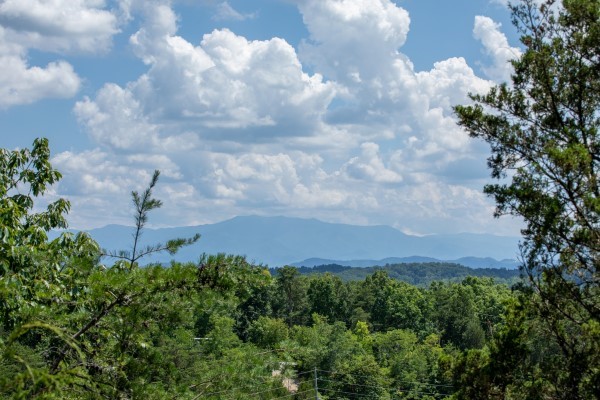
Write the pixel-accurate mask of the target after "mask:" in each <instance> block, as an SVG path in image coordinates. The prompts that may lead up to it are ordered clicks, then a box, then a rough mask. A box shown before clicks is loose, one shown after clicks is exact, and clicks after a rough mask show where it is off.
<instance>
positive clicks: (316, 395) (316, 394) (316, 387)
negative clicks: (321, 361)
mask: <svg viewBox="0 0 600 400" xmlns="http://www.w3.org/2000/svg"><path fill="white" fill-rule="evenodd" d="M315 400H319V385H318V384H317V367H315Z"/></svg>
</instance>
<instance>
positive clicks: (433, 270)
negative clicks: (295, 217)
mask: <svg viewBox="0 0 600 400" xmlns="http://www.w3.org/2000/svg"><path fill="white" fill-rule="evenodd" d="M270 271H271V274H276V271H277V270H275V269H271V270H270ZM377 271H385V273H387V275H388V276H389V277H390V278H392V279H397V280H400V281H403V282H407V283H410V284H411V285H415V286H428V285H429V284H431V283H433V282H437V281H453V282H458V281H461V280H463V279H464V278H466V277H468V276H476V277H487V278H493V279H494V280H495V282H496V283H504V284H507V285H509V286H510V285H512V284H514V283H517V282H518V281H519V274H520V273H519V271H518V270H507V269H498V268H477V269H473V268H468V267H465V266H462V265H458V264H453V263H441V262H435V263H402V264H391V265H389V264H388V265H383V266H375V267H366V268H359V267H347V266H343V265H338V264H328V265H317V266H316V267H313V268H308V267H300V268H298V272H300V273H301V274H302V275H314V274H324V273H331V274H332V275H335V276H338V277H340V278H341V279H342V280H343V281H356V280H363V279H366V278H367V276H369V275H372V274H373V273H375V272H377Z"/></svg>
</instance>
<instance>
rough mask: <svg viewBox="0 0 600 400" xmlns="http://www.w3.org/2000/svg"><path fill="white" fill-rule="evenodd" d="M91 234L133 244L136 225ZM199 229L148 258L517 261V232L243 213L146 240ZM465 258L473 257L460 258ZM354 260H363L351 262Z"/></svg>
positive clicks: (109, 245)
mask: <svg viewBox="0 0 600 400" xmlns="http://www.w3.org/2000/svg"><path fill="white" fill-rule="evenodd" d="M89 233H90V234H91V235H92V237H93V238H94V239H96V240H97V241H98V242H99V243H100V245H101V246H102V247H103V248H105V249H107V250H127V249H129V248H130V247H131V242H132V233H133V228H132V227H128V226H121V225H108V226H106V227H103V228H98V229H93V230H90V231H89ZM195 233H200V234H201V235H202V237H201V238H200V240H199V241H198V242H197V243H196V244H194V245H192V246H189V247H185V248H183V249H182V250H180V252H179V253H177V254H176V255H175V256H170V255H169V254H161V255H159V256H155V257H154V258H152V259H146V262H169V261H170V260H171V259H175V260H177V261H197V260H198V259H199V257H200V255H201V254H202V253H208V254H215V253H219V252H224V253H229V254H241V255H245V256H246V257H247V258H248V260H249V261H252V262H255V263H261V264H265V265H268V266H270V267H279V266H283V265H291V264H295V265H307V266H308V264H307V263H305V264H302V262H303V260H308V259H311V258H318V259H321V260H323V261H324V263H329V262H335V263H338V264H343V265H353V266H367V264H369V263H370V262H371V261H374V262H383V263H384V264H385V263H393V262H415V261H417V259H419V257H418V258H417V259H415V258H414V256H420V259H421V261H423V262H430V261H437V260H457V261H456V262H458V263H461V264H463V265H467V266H471V267H506V268H511V267H514V266H516V262H515V261H514V259H515V258H516V257H517V250H518V247H517V244H518V241H519V238H516V237H506V236H494V235H487V234H471V233H461V234H455V235H430V236H422V237H420V236H411V235H407V234H404V233H402V232H400V231H399V230H397V229H394V228H392V227H389V226H355V225H345V224H333V223H327V222H322V221H318V220H316V219H300V218H289V217H259V216H245V217H235V218H232V219H230V220H226V221H223V222H219V223H216V224H208V225H199V226H189V227H178V228H162V229H146V230H144V234H143V243H144V244H146V245H148V244H155V243H157V242H165V241H166V240H168V239H172V238H175V237H190V236H192V235H194V234H195ZM391 257H393V258H391ZM406 257H409V258H408V259H405V260H404V261H402V260H401V259H399V258H406ZM464 257H470V258H469V259H463V260H462V261H459V260H458V259H461V258H464ZM486 258H487V259H486ZM386 259H387V260H386ZM507 259H508V260H507ZM511 259H512V260H511ZM334 260H335V261H334ZM352 260H359V261H358V262H356V261H355V262H354V264H349V263H348V262H349V261H350V262H351V261H352ZM497 260H502V261H500V262H499V261H497ZM308 261H310V260H308ZM371 265H375V264H371Z"/></svg>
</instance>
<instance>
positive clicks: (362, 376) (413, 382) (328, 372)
mask: <svg viewBox="0 0 600 400" xmlns="http://www.w3.org/2000/svg"><path fill="white" fill-rule="evenodd" d="M317 371H319V372H325V373H327V374H334V375H335V374H337V375H350V376H356V377H360V378H371V377H372V376H369V375H360V374H352V373H346V372H343V373H341V372H339V371H327V370H324V369H317ZM396 381H397V382H402V383H410V384H418V385H428V386H436V387H447V388H454V386H453V385H445V384H442V383H429V382H420V381H408V380H401V379H396Z"/></svg>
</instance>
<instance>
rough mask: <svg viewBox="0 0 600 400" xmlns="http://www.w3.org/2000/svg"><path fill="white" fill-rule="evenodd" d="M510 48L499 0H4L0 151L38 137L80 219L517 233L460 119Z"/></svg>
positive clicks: (513, 44)
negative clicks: (146, 193)
mask: <svg viewBox="0 0 600 400" xmlns="http://www.w3.org/2000/svg"><path fill="white" fill-rule="evenodd" d="M519 54H520V50H519V42H518V37H517V34H516V32H515V31H514V29H513V28H512V26H511V25H510V15H509V13H508V10H507V7H506V5H505V4H503V1H502V0H444V1H441V0H398V1H391V0H252V1H249V0H229V1H222V0H180V1H176V0H173V1H168V0H114V1H103V0H52V1H42V0H5V1H3V2H0V68H1V69H2V71H1V72H2V74H1V76H0V126H1V130H0V139H1V141H0V144H1V145H2V147H5V148H17V147H27V146H30V144H31V142H32V141H33V139H34V138H35V137H38V136H46V137H48V138H49V139H50V143H51V147H52V151H53V164H54V165H55V167H56V168H57V169H59V170H60V171H61V172H62V173H63V176H64V178H63V180H62V181H61V182H60V183H59V184H58V185H57V186H55V187H54V188H53V189H52V190H51V192H50V193H49V194H48V199H49V200H50V199H53V198H56V197H66V198H68V199H70V200H71V202H72V212H71V213H70V216H69V220H70V223H71V225H72V226H73V227H75V228H84V229H85V228H92V227H99V226H103V225H106V224H109V223H125V224H127V223H130V213H131V210H130V208H129V193H130V191H131V190H134V189H141V188H143V187H144V184H145V183H146V182H147V181H148V180H149V178H150V176H151V174H152V171H153V170H154V169H160V170H161V172H162V178H161V182H160V184H159V187H158V189H157V192H156V194H157V196H158V197H160V198H161V199H162V200H163V201H164V206H163V208H162V209H161V210H159V211H158V212H156V214H155V215H154V216H153V218H152V220H151V223H152V224H153V225H154V226H181V225H196V224H203V223H212V222H218V221H221V220H224V219H227V218H231V217H233V216H236V215H250V214H257V215H285V216H296V217H307V218H308V217H310V218H318V219H321V220H324V221H330V222H343V223H350V224H361V225H363V224H364V225H375V224H386V225H391V226H394V227H396V228H398V229H400V230H402V231H404V232H407V233H416V234H429V233H452V232H488V233H498V234H506V235H513V234H517V233H518V228H519V225H518V223H517V222H516V221H514V220H511V219H509V218H503V219H500V220H494V219H493V218H492V212H493V203H492V202H491V200H490V199H487V198H486V197H485V196H484V195H483V194H482V193H481V189H482V187H483V185H484V184H485V183H486V182H488V181H489V173H488V171H487V170H486V168H485V159H486V157H487V155H488V148H487V146H486V145H485V144H484V143H481V142H477V141H474V140H471V139H470V138H468V136H467V135H466V134H465V133H464V132H462V131H461V130H460V129H459V128H458V127H457V126H456V124H455V118H454V116H453V114H452V106H453V105H455V104H464V103H466V102H468V101H469V100H468V97H467V93H469V92H478V93H483V92H485V91H487V90H488V89H489V88H490V87H491V86H492V85H494V84H497V83H499V82H502V81H504V80H507V79H508V78H509V76H510V72H511V67H510V64H509V63H508V61H509V60H510V59H511V58H514V57H517V56H518V55H519Z"/></svg>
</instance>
